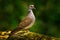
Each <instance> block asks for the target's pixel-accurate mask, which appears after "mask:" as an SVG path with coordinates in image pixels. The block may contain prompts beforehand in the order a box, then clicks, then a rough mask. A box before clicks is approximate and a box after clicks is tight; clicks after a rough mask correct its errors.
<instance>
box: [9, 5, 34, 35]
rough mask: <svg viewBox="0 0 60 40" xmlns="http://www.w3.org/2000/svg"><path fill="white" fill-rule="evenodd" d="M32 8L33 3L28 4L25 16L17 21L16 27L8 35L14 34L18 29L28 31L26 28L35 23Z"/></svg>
mask: <svg viewBox="0 0 60 40" xmlns="http://www.w3.org/2000/svg"><path fill="white" fill-rule="evenodd" d="M33 9H35V7H34V5H29V6H28V12H27V16H26V17H25V18H24V19H23V20H22V21H21V22H20V23H19V25H18V26H17V27H16V29H14V30H13V31H12V32H11V34H10V35H9V36H12V35H14V33H16V32H18V31H20V30H21V29H25V30H26V31H28V29H29V28H31V27H32V26H33V24H34V23H35V15H34V13H33Z"/></svg>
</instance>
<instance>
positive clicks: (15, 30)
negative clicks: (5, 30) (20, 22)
mask: <svg viewBox="0 0 60 40" xmlns="http://www.w3.org/2000/svg"><path fill="white" fill-rule="evenodd" d="M22 29H23V28H19V27H17V28H16V29H14V30H12V32H11V34H9V37H8V39H9V38H10V37H11V36H13V35H14V34H15V33H16V32H18V31H20V30H22ZM8 39H7V40H8Z"/></svg>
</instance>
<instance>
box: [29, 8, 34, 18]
mask: <svg viewBox="0 0 60 40" xmlns="http://www.w3.org/2000/svg"><path fill="white" fill-rule="evenodd" d="M28 16H29V17H30V18H35V16H34V14H33V11H32V10H31V9H29V10H28Z"/></svg>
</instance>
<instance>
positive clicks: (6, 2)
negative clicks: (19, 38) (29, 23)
mask: <svg viewBox="0 0 60 40" xmlns="http://www.w3.org/2000/svg"><path fill="white" fill-rule="evenodd" d="M30 4H34V5H35V8H36V9H35V10H33V12H34V14H35V16H36V21H35V24H34V25H33V27H32V28H30V31H32V32H36V33H40V34H45V35H48V36H54V37H60V0H0V31H6V30H14V29H15V28H16V27H17V25H18V24H19V23H20V21H21V20H22V19H23V18H24V17H25V16H26V15H27V10H28V6H29V5H30Z"/></svg>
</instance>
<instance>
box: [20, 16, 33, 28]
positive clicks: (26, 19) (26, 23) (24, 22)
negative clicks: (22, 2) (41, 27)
mask: <svg viewBox="0 0 60 40" xmlns="http://www.w3.org/2000/svg"><path fill="white" fill-rule="evenodd" d="M31 22H32V20H31V18H29V17H26V18H25V19H24V20H22V21H21V22H20V24H19V27H20V28H25V27H26V26H28V25H29V24H30V23H31Z"/></svg>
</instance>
